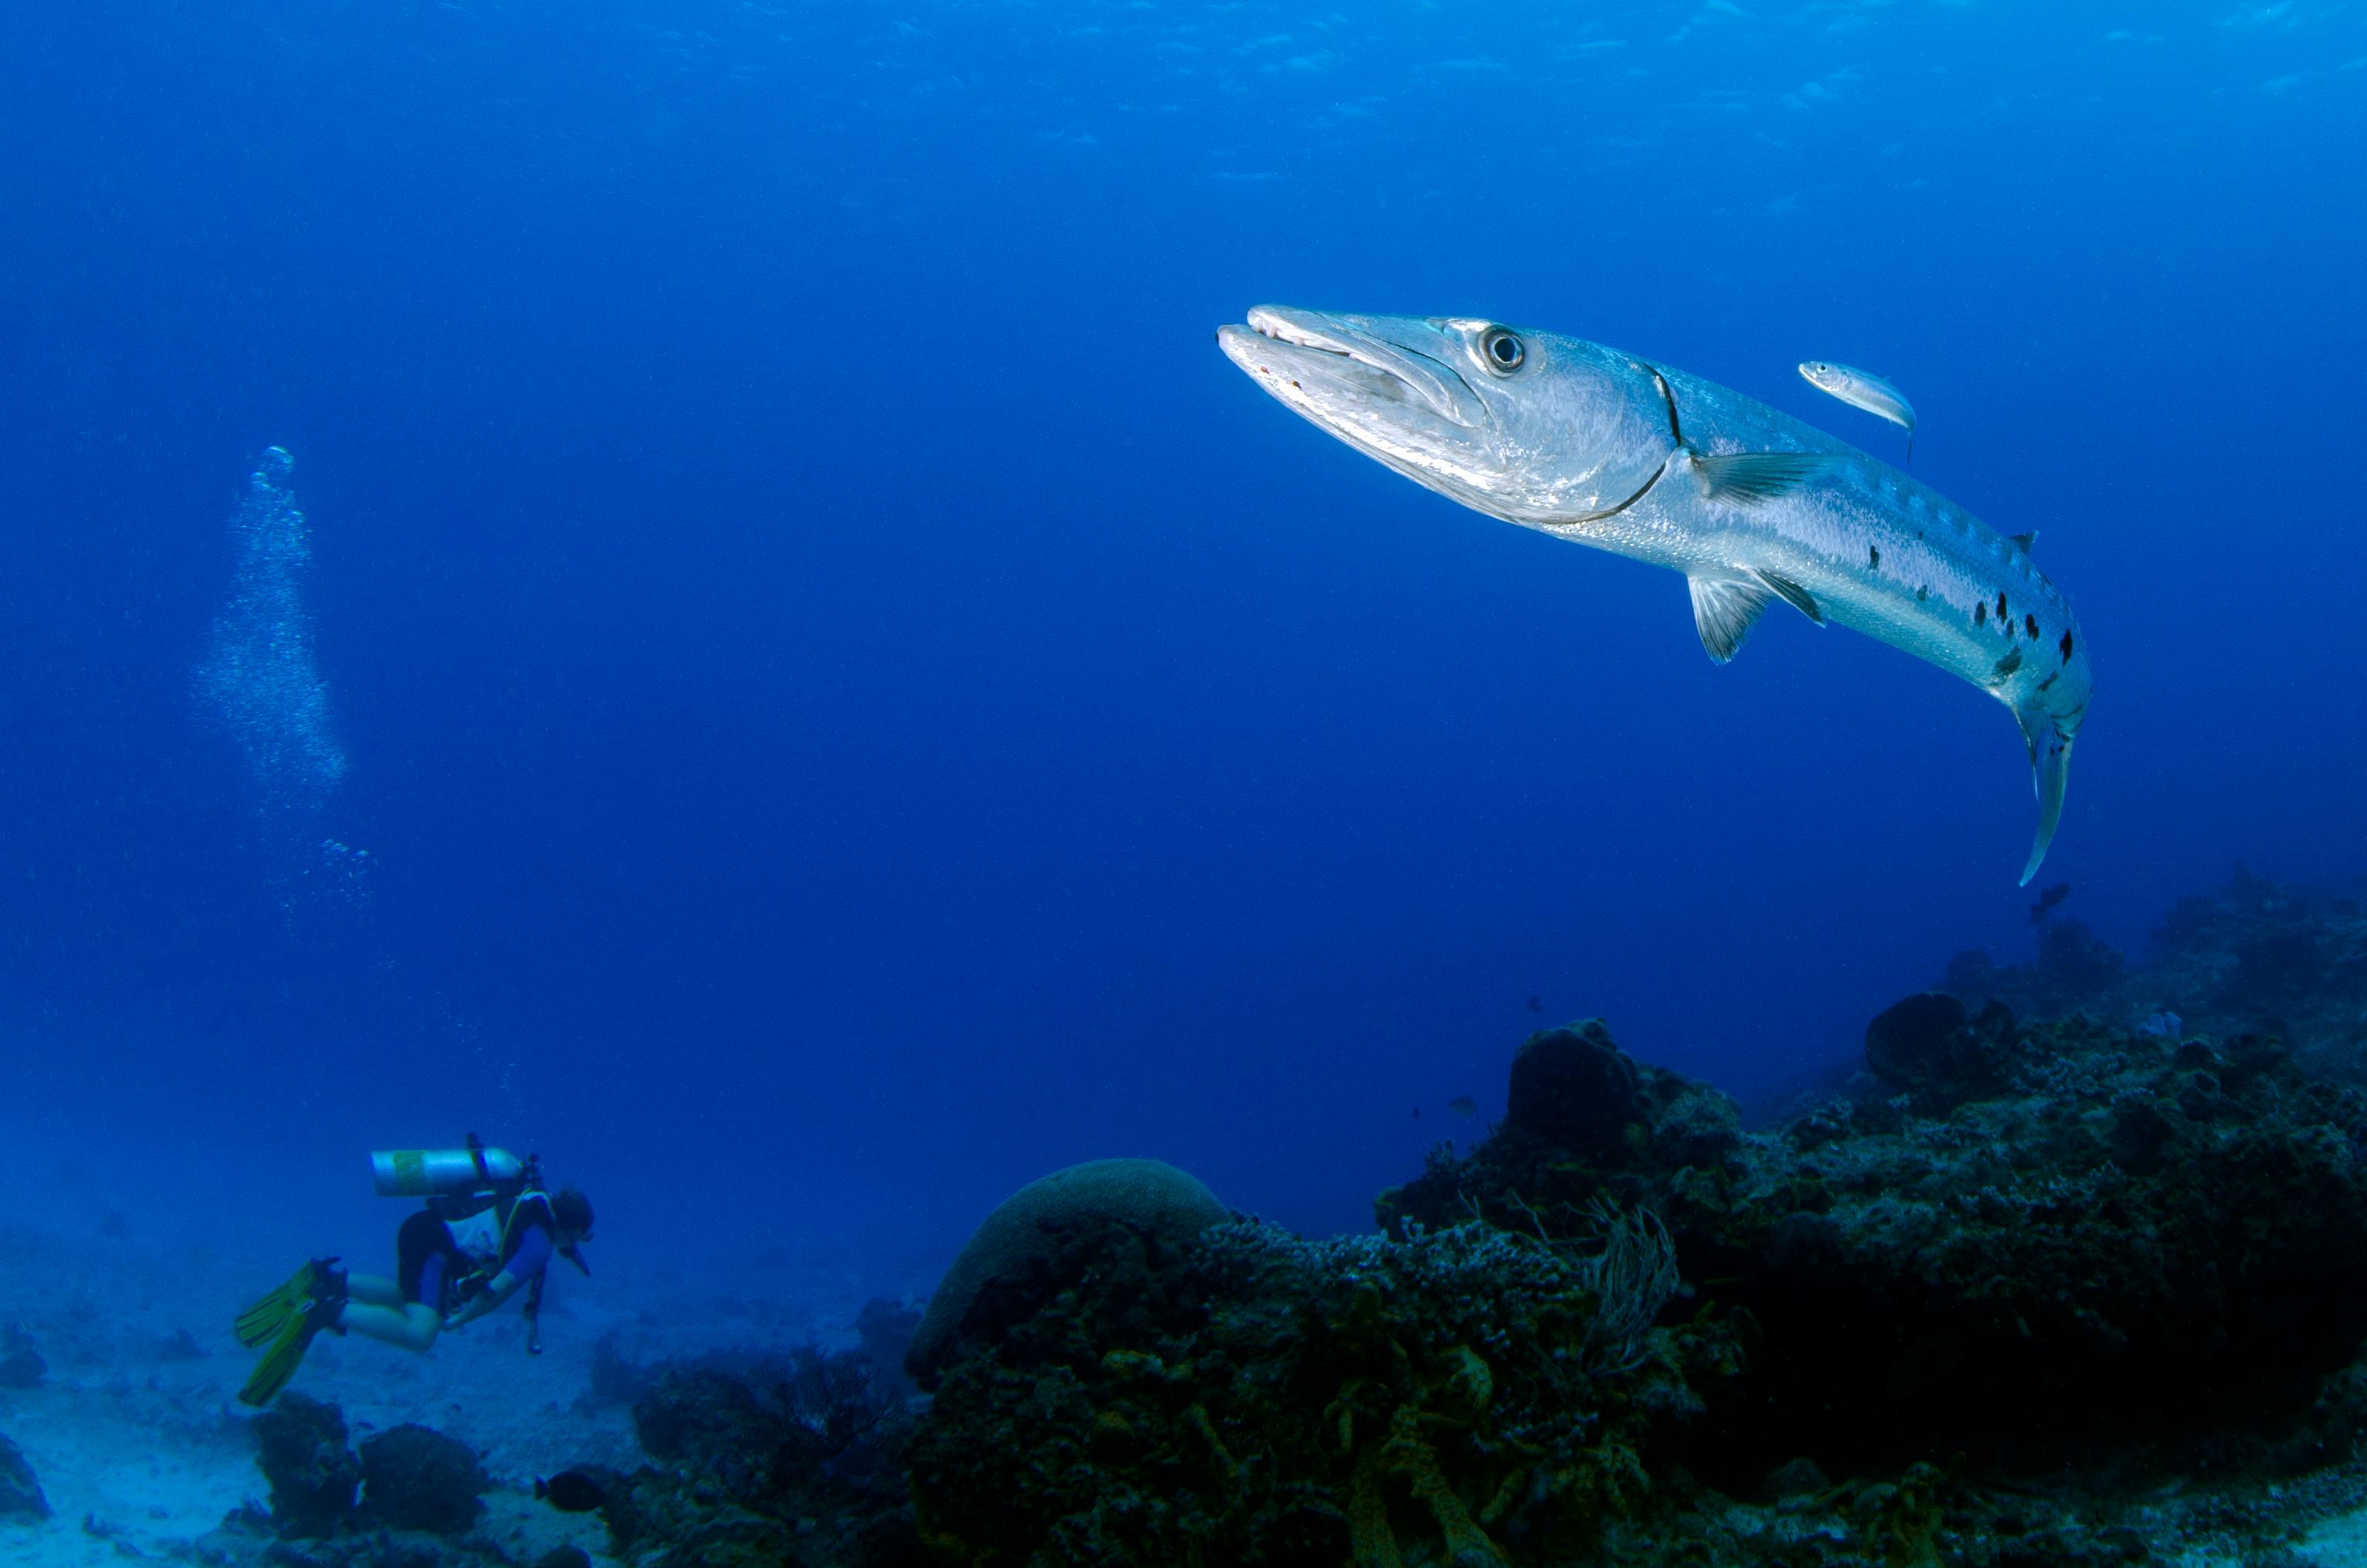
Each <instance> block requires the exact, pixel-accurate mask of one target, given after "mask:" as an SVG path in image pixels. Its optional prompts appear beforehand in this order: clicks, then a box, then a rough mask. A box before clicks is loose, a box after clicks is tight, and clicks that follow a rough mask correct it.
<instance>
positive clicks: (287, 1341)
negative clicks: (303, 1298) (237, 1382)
mask: <svg viewBox="0 0 2367 1568" xmlns="http://www.w3.org/2000/svg"><path fill="white" fill-rule="evenodd" d="M308 1304H309V1303H308ZM320 1332H321V1331H320V1330H319V1329H318V1328H316V1327H314V1326H313V1324H312V1322H311V1313H310V1312H298V1313H297V1314H296V1315H295V1316H294V1317H291V1318H289V1320H288V1322H287V1324H286V1325H285V1326H284V1327H282V1328H281V1329H280V1331H279V1337H278V1338H277V1339H275V1340H273V1341H272V1342H271V1348H270V1349H268V1350H266V1351H265V1352H264V1353H263V1359H262V1360H260V1361H257V1362H256V1363H255V1372H254V1375H252V1376H251V1377H249V1378H248V1379H247V1380H246V1386H245V1387H244V1388H243V1389H241V1390H239V1391H238V1397H239V1403H242V1404H253V1405H265V1404H269V1403H271V1402H272V1401H273V1400H275V1399H277V1398H278V1397H279V1391H280V1390H281V1389H284V1388H286V1387H287V1386H288V1380H289V1379H290V1378H292V1377H294V1376H295V1375H296V1369H297V1368H299V1367H300V1366H302V1365H303V1364H304V1352H305V1351H307V1350H310V1349H311V1348H312V1336H313V1335H316V1334H318V1333H320Z"/></svg>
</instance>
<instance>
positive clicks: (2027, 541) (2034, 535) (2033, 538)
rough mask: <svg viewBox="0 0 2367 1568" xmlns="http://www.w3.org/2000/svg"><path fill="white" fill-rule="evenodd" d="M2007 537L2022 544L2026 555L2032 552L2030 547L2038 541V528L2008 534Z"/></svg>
mask: <svg viewBox="0 0 2367 1568" xmlns="http://www.w3.org/2000/svg"><path fill="white" fill-rule="evenodd" d="M2006 537H2007V538H2008V539H2010V540H2013V542H2014V543H2016V544H2018V545H2020V546H2022V553H2023V554H2024V555H2028V554H2029V553H2030V547H2031V546H2032V545H2033V544H2036V543H2037V542H2038V530H2037V529H2036V528H2033V529H2031V530H2030V531H2029V532H2028V533H2026V534H2008V535H2007V536H2006Z"/></svg>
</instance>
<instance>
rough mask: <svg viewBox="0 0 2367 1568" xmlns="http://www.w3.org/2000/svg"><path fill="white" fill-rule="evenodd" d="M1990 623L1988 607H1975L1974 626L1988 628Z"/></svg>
mask: <svg viewBox="0 0 2367 1568" xmlns="http://www.w3.org/2000/svg"><path fill="white" fill-rule="evenodd" d="M1988 623H1989V607H1988V606H1987V605H1975V606H1974V607H1973V624H1974V625H1975V626H1987V625H1988Z"/></svg>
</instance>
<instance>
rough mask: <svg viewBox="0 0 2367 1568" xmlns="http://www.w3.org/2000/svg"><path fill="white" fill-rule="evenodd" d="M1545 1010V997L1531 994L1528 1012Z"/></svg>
mask: <svg viewBox="0 0 2367 1568" xmlns="http://www.w3.org/2000/svg"><path fill="white" fill-rule="evenodd" d="M1545 1010H1546V999H1545V998H1544V997H1542V996H1535V995H1532V996H1531V997H1530V998H1529V1011H1530V1012H1532V1013H1542V1012H1544V1011H1545Z"/></svg>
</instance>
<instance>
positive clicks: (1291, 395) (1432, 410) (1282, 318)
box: [1217, 305, 1484, 429]
mask: <svg viewBox="0 0 2367 1568" xmlns="http://www.w3.org/2000/svg"><path fill="white" fill-rule="evenodd" d="M1217 342H1218V343H1219V344H1220V345H1222V346H1223V347H1224V350H1225V353H1226V354H1227V356H1228V357H1229V358H1231V359H1232V361H1233V363H1235V364H1236V365H1239V366H1240V368H1241V369H1244V370H1247V371H1248V372H1249V373H1250V374H1251V375H1252V376H1255V377H1258V378H1259V379H1260V380H1261V381H1263V382H1264V383H1266V386H1267V390H1268V391H1270V392H1273V393H1274V395H1275V396H1276V397H1279V398H1281V399H1282V400H1283V401H1284V402H1285V403H1289V404H1291V405H1292V406H1293V407H1295V408H1297V409H1298V410H1299V411H1300V412H1302V413H1305V414H1307V415H1309V416H1310V417H1314V418H1317V419H1318V420H1319V422H1320V423H1322V424H1324V425H1326V426H1331V427H1332V428H1334V429H1337V428H1338V422H1339V421H1340V420H1341V419H1342V417H1344V416H1348V415H1352V414H1353V412H1355V411H1358V410H1359V409H1363V410H1365V411H1372V410H1371V405H1373V404H1376V403H1384V404H1386V403H1394V404H1398V405H1399V406H1400V407H1403V408H1408V409H1413V410H1419V411H1421V413H1423V414H1426V415H1434V416H1436V417H1438V418H1441V419H1444V420H1445V421H1447V422H1448V423H1449V424H1452V425H1457V426H1463V427H1464V428H1466V429H1469V428H1472V427H1475V426H1478V424H1479V422H1480V420H1481V418H1482V417H1483V416H1484V415H1483V410H1482V408H1481V405H1480V403H1479V400H1478V397H1477V396H1476V395H1475V394H1474V393H1473V392H1472V391H1471V388H1470V386H1469V384H1468V383H1467V382H1466V381H1464V380H1463V378H1462V376H1461V375H1459V374H1458V373H1457V372H1455V370H1454V369H1451V368H1450V367H1448V366H1447V365H1446V364H1444V362H1442V361H1441V360H1440V359H1438V358H1433V357H1432V356H1431V355H1430V354H1426V353H1424V352H1422V350H1421V348H1420V347H1414V346H1412V345H1410V344H1402V343H1396V342H1392V341H1390V340H1388V339H1387V338H1384V337H1382V336H1380V335H1377V334H1376V333H1374V332H1372V331H1370V330H1367V329H1365V327H1363V326H1362V325H1360V324H1357V323H1356V322H1355V321H1354V320H1353V319H1352V318H1342V317H1338V316H1329V315H1325V314H1323V313H1322V312H1317V311H1293V310H1285V309H1282V308H1281V307H1279V306H1274V305H1260V306H1258V307H1257V308H1256V309H1255V310H1252V311H1251V312H1249V321H1248V324H1247V325H1244V326H1230V325H1228V326H1221V327H1218V328H1217ZM1327 415H1328V416H1329V417H1326V416H1327Z"/></svg>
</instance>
